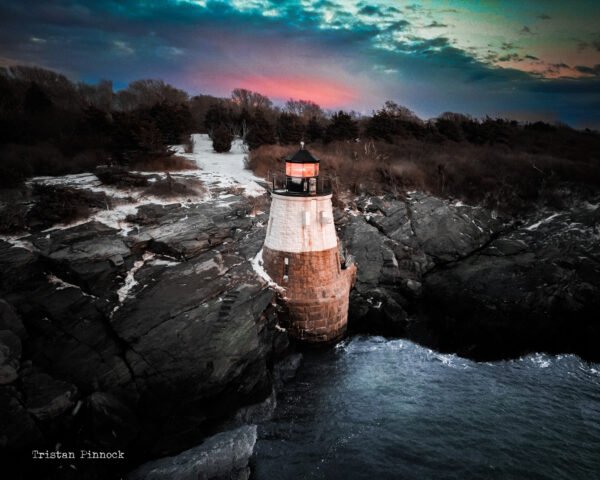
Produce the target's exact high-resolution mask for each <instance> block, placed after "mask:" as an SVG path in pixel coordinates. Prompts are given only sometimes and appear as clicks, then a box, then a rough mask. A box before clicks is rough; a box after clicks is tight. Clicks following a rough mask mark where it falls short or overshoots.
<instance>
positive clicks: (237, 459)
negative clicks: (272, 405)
mask: <svg viewBox="0 0 600 480" xmlns="http://www.w3.org/2000/svg"><path fill="white" fill-rule="evenodd" d="M256 438H257V433H256V425H245V426H242V427H239V428H237V429H235V430H231V431H227V432H222V433H218V434H217V435H214V436H213V437H210V438H208V439H207V440H205V441H204V443H202V444H201V445H199V446H197V447H194V448H192V449H190V450H186V451H184V452H182V453H180V454H179V455H176V456H173V457H167V458H161V459H158V460H154V461H152V462H148V463H145V464H144V465H142V466H140V467H138V468H137V469H136V470H134V471H133V472H131V473H129V474H128V475H127V479H128V480H167V479H168V480H189V479H197V480H224V479H227V480H247V479H248V478H250V468H249V466H248V462H249V459H250V457H251V456H252V454H253V452H254V444H255V443H256Z"/></svg>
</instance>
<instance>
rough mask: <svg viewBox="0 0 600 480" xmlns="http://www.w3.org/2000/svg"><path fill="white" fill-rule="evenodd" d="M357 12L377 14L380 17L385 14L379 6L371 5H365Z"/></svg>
mask: <svg viewBox="0 0 600 480" xmlns="http://www.w3.org/2000/svg"><path fill="white" fill-rule="evenodd" d="M358 13H359V14H361V15H377V16H380V17H381V16H384V15H385V14H384V13H383V12H382V11H381V9H380V8H379V7H375V6H373V5H365V6H364V7H362V8H361V9H360V10H359V11H358Z"/></svg>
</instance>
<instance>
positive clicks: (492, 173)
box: [247, 139, 600, 213]
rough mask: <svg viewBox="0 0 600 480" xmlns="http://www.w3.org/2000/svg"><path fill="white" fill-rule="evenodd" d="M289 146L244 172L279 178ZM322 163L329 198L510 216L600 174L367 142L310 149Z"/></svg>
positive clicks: (514, 157) (480, 153) (470, 149)
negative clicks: (435, 202) (453, 201)
mask: <svg viewBox="0 0 600 480" xmlns="http://www.w3.org/2000/svg"><path fill="white" fill-rule="evenodd" d="M295 149H296V147H282V146H277V145H271V146H263V147H260V148H258V149H256V150H254V151H252V152H251V153H250V155H249V158H248V162H247V163H248V167H249V168H251V169H252V170H253V171H254V173H255V174H257V175H259V176H265V177H268V176H269V175H271V176H272V175H279V178H282V177H283V171H284V167H283V162H282V160H281V159H282V158H283V157H285V155H287V154H289V153H291V152H293V151H294V150H295ZM310 150H311V152H312V153H313V154H314V155H315V156H317V157H319V158H320V159H321V172H322V173H321V176H322V177H325V178H328V179H329V180H330V181H331V184H332V187H333V191H334V193H336V194H337V195H338V196H340V197H343V193H344V192H350V193H352V194H361V193H366V194H381V193H394V194H401V193H402V192H405V191H407V190H413V189H417V190H424V191H428V192H430V193H433V194H435V195H439V196H442V197H451V198H459V199H462V200H465V201H468V202H471V203H478V204H482V205H485V206H487V207H489V208H496V209H499V210H502V211H506V212H508V213H517V212H519V211H522V210H523V209H526V208H529V207H532V206H533V205H534V204H535V203H536V202H540V201H542V202H551V201H552V198H553V191H554V190H555V188H556V186H558V185H559V184H561V183H564V182H574V183H581V184H586V185H592V186H595V187H598V186H600V168H598V167H597V166H596V165H595V164H594V162H593V161H589V160H582V161H576V160H572V159H567V158H558V157H554V156H550V155H547V154H532V153H526V152H523V151H513V150H512V149H511V148H510V147H508V146H505V145H494V146H490V145H481V146H479V145H473V144H469V143H456V142H444V143H426V142H422V141H419V140H415V139H406V140H402V141H399V142H397V143H395V144H390V143H385V142H376V141H375V142H374V141H368V142H364V143H354V142H335V143H330V144H328V145H320V144H317V145H312V146H310Z"/></svg>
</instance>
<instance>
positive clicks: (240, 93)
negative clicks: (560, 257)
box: [231, 88, 273, 110]
mask: <svg viewBox="0 0 600 480" xmlns="http://www.w3.org/2000/svg"><path fill="white" fill-rule="evenodd" d="M231 100H232V101H233V103H235V104H236V105H238V106H239V107H240V109H244V108H246V109H247V110H265V109H267V108H270V107H271V106H272V105H273V102H271V100H269V98H268V97H265V96H264V95H262V94H260V93H257V92H253V91H251V90H246V89H245V88H236V89H235V90H233V91H232V92H231Z"/></svg>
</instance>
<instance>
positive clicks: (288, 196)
mask: <svg viewBox="0 0 600 480" xmlns="http://www.w3.org/2000/svg"><path fill="white" fill-rule="evenodd" d="M285 174H286V181H285V187H284V188H281V189H275V188H273V191H272V202H271V213H270V217H269V224H268V226H267V236H266V238H265V244H264V248H263V262H264V269H265V270H266V272H267V273H268V274H269V276H270V277H271V278H272V279H273V280H274V281H275V282H276V283H277V284H278V285H280V286H281V287H282V288H283V289H284V290H285V299H284V301H285V303H286V304H287V310H288V312H289V319H288V320H289V321H288V325H287V327H288V332H289V333H290V335H291V336H292V337H295V338H297V339H299V340H302V341H304V342H310V343H320V342H332V341H335V340H337V339H339V338H340V337H342V336H343V335H344V333H345V332H346V325H347V323H348V300H349V293H350V288H351V287H352V284H353V283H354V279H355V276H356V266H355V265H354V264H352V265H347V262H346V259H343V258H341V255H340V251H339V247H338V239H337V236H336V233H335V226H334V223H333V210H332V205H331V191H330V189H329V190H327V189H325V188H323V185H322V182H320V179H319V160H318V159H317V158H315V157H313V156H312V155H311V154H310V153H309V152H308V150H305V149H304V148H303V146H302V148H301V149H300V150H299V151H298V152H297V153H295V154H294V155H292V156H290V157H288V158H286V162H285Z"/></svg>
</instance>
